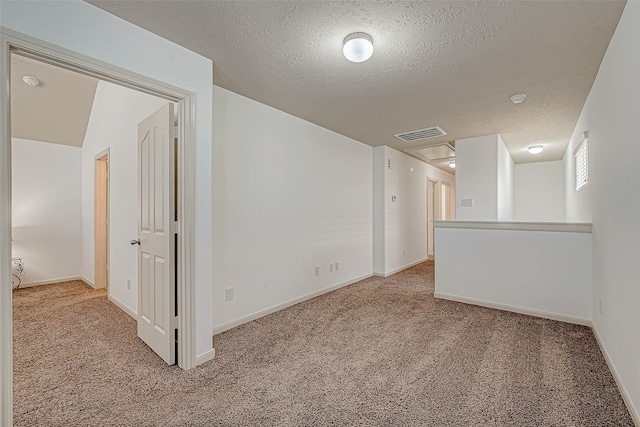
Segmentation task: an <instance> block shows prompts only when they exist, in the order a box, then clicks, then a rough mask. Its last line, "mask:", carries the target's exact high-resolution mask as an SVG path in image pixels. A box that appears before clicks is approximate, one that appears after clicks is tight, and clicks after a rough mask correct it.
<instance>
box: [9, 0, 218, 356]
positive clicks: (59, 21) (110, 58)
mask: <svg viewBox="0 0 640 427" xmlns="http://www.w3.org/2000/svg"><path fill="white" fill-rule="evenodd" d="M0 24H1V25H2V26H3V27H6V28H9V29H11V30H14V31H18V32H21V33H23V34H26V35H29V36H31V37H35V38H37V39H40V40H44V41H47V42H49V43H53V44H56V45H58V46H61V47H63V48H66V49H69V50H71V51H74V52H78V53H80V54H83V55H87V56H89V57H93V58H96V59H98V60H101V61H104V62H106V63H108V64H112V65H114V66H117V67H121V68H125V69H128V70H131V71H134V72H136V73H139V74H142V75H145V76H149V77H152V78H154V79H156V80H159V81H161V82H165V83H168V84H171V85H174V86H177V87H180V88H183V89H186V90H189V91H191V92H193V93H194V94H195V95H196V96H195V103H196V105H195V112H196V133H195V137H196V165H195V174H196V184H195V185H196V188H195V192H196V214H195V216H196V217H195V227H196V232H195V249H196V250H195V284H196V285H195V294H196V297H195V299H196V304H197V305H196V331H195V340H196V349H195V354H196V355H197V356H203V357H206V355H210V354H212V352H211V350H212V340H211V332H212V329H211V327H212V325H211V318H212V307H211V298H212V270H211V259H212V238H211V228H212V212H211V194H212V186H211V185H212V182H211V173H212V172H211V170H212V153H211V141H212V129H211V122H212V120H211V117H212V81H213V64H212V63H211V60H209V59H207V58H204V57H202V56H200V55H198V54H196V53H194V52H191V51H189V50H187V49H185V48H183V47H181V46H178V45H177V44H175V43H172V42H170V41H168V40H165V39H163V38H161V37H159V36H156V35H155V34H152V33H150V32H148V31H146V30H143V29H142V28H139V27H136V26H135V25H133V24H131V23H129V22H126V21H124V20H122V19H120V18H117V17H115V16H113V15H111V14H109V13H107V12H105V11H103V10H100V9H98V8H96V7H95V6H92V5H90V4H88V3H85V2H83V1H79V0H74V1H64V2H62V1H55V2H54V1H29V2H2V14H1V15H0Z"/></svg>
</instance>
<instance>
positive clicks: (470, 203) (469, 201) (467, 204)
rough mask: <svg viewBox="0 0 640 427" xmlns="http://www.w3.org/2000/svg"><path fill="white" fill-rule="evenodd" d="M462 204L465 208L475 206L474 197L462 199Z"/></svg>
mask: <svg viewBox="0 0 640 427" xmlns="http://www.w3.org/2000/svg"><path fill="white" fill-rule="evenodd" d="M460 206H462V207H463V208H470V207H473V199H461V200H460Z"/></svg>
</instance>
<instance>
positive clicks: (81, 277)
mask: <svg viewBox="0 0 640 427" xmlns="http://www.w3.org/2000/svg"><path fill="white" fill-rule="evenodd" d="M80 280H82V281H83V282H84V283H86V284H87V285H89V286H91V287H92V288H93V289H98V288H96V284H95V283H93V280H89V279H87V278H86V277H84V276H80Z"/></svg>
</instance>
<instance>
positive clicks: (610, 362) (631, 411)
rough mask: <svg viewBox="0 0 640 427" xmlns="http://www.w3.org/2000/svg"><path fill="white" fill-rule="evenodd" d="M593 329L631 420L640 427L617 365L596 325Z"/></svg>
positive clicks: (638, 415) (639, 419) (636, 412)
mask: <svg viewBox="0 0 640 427" xmlns="http://www.w3.org/2000/svg"><path fill="white" fill-rule="evenodd" d="M591 329H593V335H594V336H595V337H596V342H597V343H598V346H599V347H600V351H601V352H602V355H603V356H604V360H605V361H606V362H607V366H608V367H609V370H610V371H611V375H613V379H614V381H615V382H616V385H617V386H618V390H620V394H621V395H622V400H624V404H625V405H627V409H628V410H629V414H631V418H632V419H633V422H634V424H635V425H636V427H640V414H639V413H638V410H637V409H636V407H635V406H634V405H633V402H632V401H631V397H630V396H629V393H628V392H627V389H626V388H625V386H624V384H623V383H622V381H621V380H620V377H619V376H618V371H617V370H616V365H614V364H613V360H611V357H610V356H609V353H608V352H607V348H606V347H605V346H604V343H603V342H602V339H600V334H599V333H598V329H597V328H596V327H595V325H593V326H592V328H591Z"/></svg>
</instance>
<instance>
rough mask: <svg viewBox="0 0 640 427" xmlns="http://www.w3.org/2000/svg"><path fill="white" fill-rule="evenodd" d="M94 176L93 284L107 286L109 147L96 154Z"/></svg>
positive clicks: (98, 286) (99, 286)
mask: <svg viewBox="0 0 640 427" xmlns="http://www.w3.org/2000/svg"><path fill="white" fill-rule="evenodd" d="M94 170H95V175H94V176H95V178H94V185H95V190H94V215H93V218H94V221H93V222H94V233H93V235H94V265H95V267H94V285H95V287H96V288H108V287H109V149H107V150H106V152H103V153H100V154H98V155H97V156H96V160H95V164H94Z"/></svg>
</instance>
